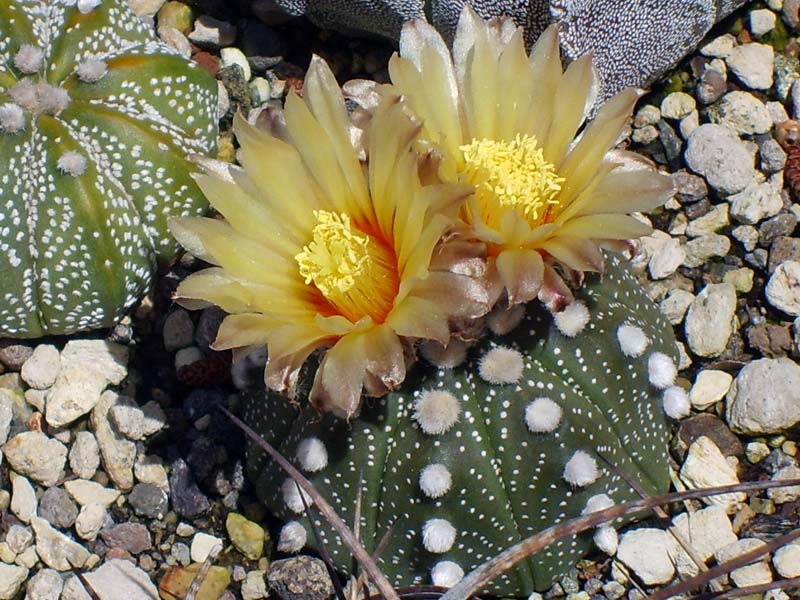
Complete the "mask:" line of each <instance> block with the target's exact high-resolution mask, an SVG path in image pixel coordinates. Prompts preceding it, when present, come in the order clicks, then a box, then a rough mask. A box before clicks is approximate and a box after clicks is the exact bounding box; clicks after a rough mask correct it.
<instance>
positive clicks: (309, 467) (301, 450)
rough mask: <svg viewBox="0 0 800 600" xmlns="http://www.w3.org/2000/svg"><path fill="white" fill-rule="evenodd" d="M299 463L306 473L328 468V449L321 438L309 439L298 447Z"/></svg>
mask: <svg viewBox="0 0 800 600" xmlns="http://www.w3.org/2000/svg"><path fill="white" fill-rule="evenodd" d="M297 462H299V463H300V466H301V467H302V468H303V470H304V471H309V472H311V473H316V472H317V471H321V470H322V469H324V468H325V467H327V466H328V449H327V448H325V444H323V443H322V440H320V439H319V438H315V437H308V438H306V439H304V440H303V441H302V442H300V443H299V444H298V445H297Z"/></svg>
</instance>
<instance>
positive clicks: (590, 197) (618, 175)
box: [559, 169, 674, 220]
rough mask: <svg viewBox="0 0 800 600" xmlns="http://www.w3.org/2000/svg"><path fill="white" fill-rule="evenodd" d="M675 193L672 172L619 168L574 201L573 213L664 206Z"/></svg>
mask: <svg viewBox="0 0 800 600" xmlns="http://www.w3.org/2000/svg"><path fill="white" fill-rule="evenodd" d="M673 193H674V190H673V185H672V179H671V178H670V177H669V175H666V174H664V173H659V172H657V171H655V170H654V169H637V170H626V169H617V170H615V171H612V172H611V173H609V174H608V175H606V176H605V177H603V178H602V179H600V180H599V181H598V182H597V185H596V186H595V187H594V188H593V189H592V190H589V191H588V193H587V194H585V195H584V194H581V196H580V197H579V198H578V199H577V200H576V201H575V203H573V206H574V208H575V210H573V211H572V213H573V214H574V215H576V216H579V215H591V214H597V213H611V214H629V213H632V212H637V211H642V212H644V211H649V210H653V209H654V208H658V207H660V206H663V205H664V203H665V202H666V201H667V200H669V198H670V196H672V194H673ZM573 206H571V207H570V208H571V209H572V208H573ZM559 220H561V219H560V218H559Z"/></svg>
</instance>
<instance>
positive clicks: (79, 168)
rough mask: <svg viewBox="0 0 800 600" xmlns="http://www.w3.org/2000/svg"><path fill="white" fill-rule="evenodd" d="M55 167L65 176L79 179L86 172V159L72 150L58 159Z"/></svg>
mask: <svg viewBox="0 0 800 600" xmlns="http://www.w3.org/2000/svg"><path fill="white" fill-rule="evenodd" d="M56 166H57V167H58V170H59V171H61V172H62V173H64V174H65V175H72V176H73V177H80V176H81V175H83V174H84V173H85V172H86V157H85V156H83V155H82V154H80V153H78V152H75V151H73V150H68V151H67V152H64V154H62V155H61V156H59V157H58V160H57V161H56Z"/></svg>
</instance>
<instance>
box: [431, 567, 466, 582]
mask: <svg viewBox="0 0 800 600" xmlns="http://www.w3.org/2000/svg"><path fill="white" fill-rule="evenodd" d="M462 579H464V569H462V568H461V567H459V566H458V565H457V564H456V563H454V562H453V561H452V560H441V561H439V562H438V563H436V564H435V565H433V569H431V581H432V582H433V585H438V586H439V587H446V588H449V587H453V586H454V585H455V584H457V583H458V582H459V581H461V580H462Z"/></svg>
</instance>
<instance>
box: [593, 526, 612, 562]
mask: <svg viewBox="0 0 800 600" xmlns="http://www.w3.org/2000/svg"><path fill="white" fill-rule="evenodd" d="M592 539H593V540H594V545H595V546H597V548H598V549H599V550H600V551H601V552H605V553H606V554H608V555H609V556H614V555H615V554H616V553H617V548H618V547H619V534H618V533H617V530H616V529H614V528H613V527H611V525H602V526H600V527H598V528H597V529H595V530H594V536H592Z"/></svg>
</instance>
